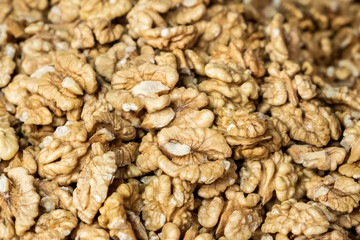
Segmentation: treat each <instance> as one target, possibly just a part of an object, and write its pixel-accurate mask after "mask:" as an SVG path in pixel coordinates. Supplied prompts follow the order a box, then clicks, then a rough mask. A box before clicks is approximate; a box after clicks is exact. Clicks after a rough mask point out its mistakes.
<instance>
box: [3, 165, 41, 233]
mask: <svg viewBox="0 0 360 240" xmlns="http://www.w3.org/2000/svg"><path fill="white" fill-rule="evenodd" d="M39 202H40V197H39V195H38V194H37V193H36V189H35V187H34V177H33V176H32V175H29V173H28V171H27V170H26V169H25V168H22V167H18V168H13V169H11V170H10V171H9V172H8V173H7V176H6V175H5V174H2V175H1V176H0V207H1V214H0V233H1V236H2V237H4V238H5V239H13V238H14V237H16V236H23V235H24V234H25V232H26V231H27V230H29V229H30V228H31V226H32V225H34V224H35V220H34V219H35V218H36V217H37V216H38V214H39V211H38V205H39Z"/></svg>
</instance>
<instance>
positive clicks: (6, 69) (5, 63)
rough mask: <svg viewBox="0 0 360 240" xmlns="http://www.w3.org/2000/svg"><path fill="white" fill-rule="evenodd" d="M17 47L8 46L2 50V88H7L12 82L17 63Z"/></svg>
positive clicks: (0, 84) (0, 53) (0, 49)
mask: <svg viewBox="0 0 360 240" xmlns="http://www.w3.org/2000/svg"><path fill="white" fill-rule="evenodd" d="M15 52H16V45H13V44H6V45H5V46H2V47H1V48H0V61H1V65H0V79H1V80H0V87H5V86H6V85H7V84H8V83H9V82H10V81H11V75H12V74H13V73H14V70H15V68H16V63H15V61H14V58H15Z"/></svg>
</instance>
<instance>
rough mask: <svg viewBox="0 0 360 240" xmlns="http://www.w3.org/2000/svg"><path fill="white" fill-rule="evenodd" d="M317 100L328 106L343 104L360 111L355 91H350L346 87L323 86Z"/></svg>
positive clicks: (359, 103)
mask: <svg viewBox="0 0 360 240" xmlns="http://www.w3.org/2000/svg"><path fill="white" fill-rule="evenodd" d="M319 98H321V99H322V100H324V101H325V102H326V103H329V104H334V103H337V104H345V105H347V106H349V107H351V108H353V109H356V110H358V111H359V110H360V98H359V96H358V92H357V90H355V89H354V90H351V89H350V88H349V87H347V86H343V87H332V86H331V85H329V84H325V85H324V86H323V87H322V88H321V91H320V94H319Z"/></svg>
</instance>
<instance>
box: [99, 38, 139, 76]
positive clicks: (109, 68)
mask: <svg viewBox="0 0 360 240" xmlns="http://www.w3.org/2000/svg"><path fill="white" fill-rule="evenodd" d="M135 56H137V52H136V46H134V45H127V44H126V43H124V42H119V43H116V44H114V45H113V46H112V47H111V48H109V50H108V51H107V52H106V53H104V54H101V55H99V56H97V57H96V59H95V68H96V71H97V72H98V73H99V74H100V75H102V76H104V77H105V79H106V81H109V82H110V81H111V78H112V75H113V74H114V73H115V72H117V71H119V70H120V69H121V68H122V67H123V65H124V64H125V63H126V62H127V61H129V59H132V58H134V57H135Z"/></svg>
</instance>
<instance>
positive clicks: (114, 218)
mask: <svg viewBox="0 0 360 240" xmlns="http://www.w3.org/2000/svg"><path fill="white" fill-rule="evenodd" d="M141 206H142V199H141V196H140V194H139V186H138V183H137V182H135V181H133V182H131V183H127V184H125V183H124V184H121V185H120V186H119V187H118V188H117V189H116V192H114V193H113V194H112V195H111V196H110V197H108V198H107V199H106V201H105V203H104V205H103V207H101V208H100V210H99V211H100V216H99V218H98V221H99V224H100V226H102V227H104V228H108V229H109V230H110V236H111V237H113V238H114V237H118V238H119V239H120V238H124V237H126V238H127V239H134V240H135V239H147V233H146V230H145V228H144V226H143V225H142V223H141V222H140V217H139V214H140V211H141Z"/></svg>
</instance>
